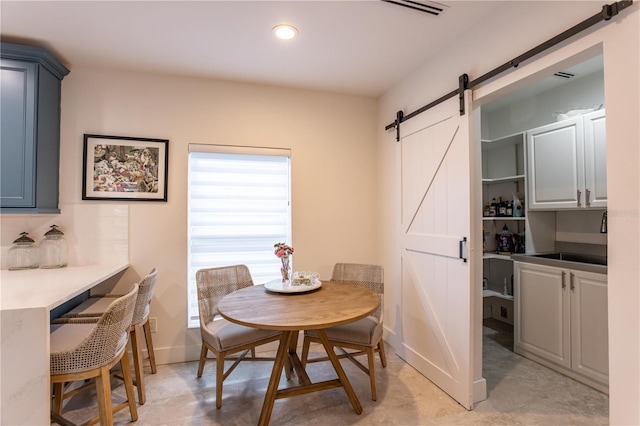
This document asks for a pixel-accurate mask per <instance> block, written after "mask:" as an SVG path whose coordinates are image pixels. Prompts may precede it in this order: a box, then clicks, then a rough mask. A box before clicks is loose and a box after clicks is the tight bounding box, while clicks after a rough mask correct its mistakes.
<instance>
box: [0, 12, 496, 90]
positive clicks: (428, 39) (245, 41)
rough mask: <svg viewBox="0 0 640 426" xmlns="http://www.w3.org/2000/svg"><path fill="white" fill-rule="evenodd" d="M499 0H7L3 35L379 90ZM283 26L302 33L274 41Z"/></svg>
mask: <svg viewBox="0 0 640 426" xmlns="http://www.w3.org/2000/svg"><path fill="white" fill-rule="evenodd" d="M500 3H501V2H500V1H488V2H485V1H442V2H441V4H443V5H445V11H444V12H443V13H442V14H441V15H440V16H437V17H436V16H432V15H429V14H427V13H424V12H420V11H415V10H412V9H408V8H405V7H399V6H397V5H393V4H391V3H388V2H383V1H378V0H351V1H346V0H343V1H308V0H298V1H66V2H63V1H42V2H39V1H8V0H2V1H1V2H0V35H1V37H2V41H5V42H13V43H21V44H30V45H34V46H41V47H45V48H47V49H49V50H50V51H51V53H53V54H54V56H56V57H57V58H58V59H59V60H60V61H61V62H62V63H63V64H65V65H66V66H67V68H69V69H70V70H71V71H72V72H73V69H74V68H76V67H98V68H108V69H120V70H131V71H143V72H153V73H162V74H171V75H183V76H194V77H203V78H216V79H224V80H234V81H244V82H256V83H265V84H274V85H284V86H290V87H298V88H309V89H318V90H328V91H333V92H340V93H350V94H357V95H365V96H373V97H377V96H379V95H381V94H382V93H384V92H385V91H386V90H388V89H389V88H390V87H392V86H393V85H394V84H395V83H397V82H399V81H401V80H402V79H403V78H404V77H405V76H407V75H408V74H409V73H410V72H412V71H414V70H415V69H417V68H418V67H420V66H421V65H423V64H424V63H425V62H426V61H427V60H428V58H429V57H430V56H431V55H433V54H435V53H436V52H438V51H439V50H441V49H446V48H447V43H448V42H450V41H452V40H454V39H455V38H457V37H459V36H460V35H461V34H462V31H463V30H464V29H465V28H469V27H470V26H473V25H474V24H481V23H482V21H483V20H484V19H487V18H488V17H489V16H490V15H491V14H492V12H493V11H494V9H495V8H497V7H499V4H500ZM282 23H287V24H292V25H294V26H296V27H297V28H298V30H299V37H297V38H296V39H294V40H289V41H281V40H277V39H275V38H274V37H273V36H272V34H271V29H272V28H273V27H274V26H276V25H278V24H282Z"/></svg>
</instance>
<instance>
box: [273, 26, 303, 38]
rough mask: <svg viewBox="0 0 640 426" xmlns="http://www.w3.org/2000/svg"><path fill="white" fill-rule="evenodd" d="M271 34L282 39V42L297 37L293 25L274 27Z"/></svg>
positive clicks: (296, 30) (296, 31)
mask: <svg viewBox="0 0 640 426" xmlns="http://www.w3.org/2000/svg"><path fill="white" fill-rule="evenodd" d="M272 31H273V34H274V35H275V36H276V37H278V38H280V39H282V40H290V39H292V38H294V37H295V36H297V35H298V29H297V28H296V27H294V26H293V25H286V24H281V25H276V26H275V27H273V30H272Z"/></svg>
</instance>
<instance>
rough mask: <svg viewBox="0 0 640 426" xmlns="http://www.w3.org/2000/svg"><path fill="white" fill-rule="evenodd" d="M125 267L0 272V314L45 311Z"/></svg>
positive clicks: (83, 267) (97, 266) (121, 263)
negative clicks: (26, 310)
mask: <svg viewBox="0 0 640 426" xmlns="http://www.w3.org/2000/svg"><path fill="white" fill-rule="evenodd" d="M128 267H129V264H128V263H123V262H120V263H108V264H98V265H87V266H71V267H64V268H59V269H27V270H21V271H9V270H2V271H0V272H1V274H0V310H2V311H5V310H12V309H30V308H47V309H49V310H51V309H53V308H55V307H57V306H60V305H61V304H63V303H64V302H66V301H68V300H70V299H72V298H74V297H75V296H77V295H79V294H81V293H83V292H85V291H87V290H89V289H90V288H92V287H94V286H95V285H97V284H99V283H101V282H103V281H104V280H106V279H108V278H111V277H112V276H114V275H115V274H117V273H118V272H121V271H124V270H125V269H127V268H128Z"/></svg>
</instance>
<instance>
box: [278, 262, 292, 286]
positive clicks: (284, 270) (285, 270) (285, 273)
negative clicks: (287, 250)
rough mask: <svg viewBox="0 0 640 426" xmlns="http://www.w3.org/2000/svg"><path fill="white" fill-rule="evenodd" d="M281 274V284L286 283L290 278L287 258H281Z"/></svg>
mask: <svg viewBox="0 0 640 426" xmlns="http://www.w3.org/2000/svg"><path fill="white" fill-rule="evenodd" d="M280 273H281V274H282V282H283V283H284V282H288V281H289V279H290V276H291V266H289V257H283V258H282V268H280Z"/></svg>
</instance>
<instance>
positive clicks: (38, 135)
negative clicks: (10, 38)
mask: <svg viewBox="0 0 640 426" xmlns="http://www.w3.org/2000/svg"><path fill="white" fill-rule="evenodd" d="M68 73H69V70H68V69H67V68H65V67H64V65H62V64H61V63H60V62H58V60H56V59H55V58H54V57H53V56H52V55H51V54H50V53H49V52H48V51H47V50H45V49H42V48H38V47H31V46H23V45H17V44H12V43H1V44H0V98H1V105H0V108H1V109H0V111H2V113H1V114H0V120H1V122H0V133H1V135H0V212H1V213H3V214H4V213H19V214H25V213H32V214H36V213H59V212H60V209H59V207H58V189H59V188H58V185H59V168H60V166H59V164H60V161H59V160H60V99H61V83H62V79H63V78H64V76H66V75H67V74H68Z"/></svg>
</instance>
